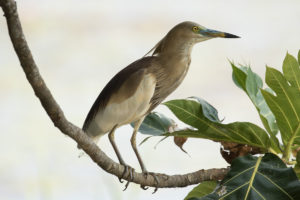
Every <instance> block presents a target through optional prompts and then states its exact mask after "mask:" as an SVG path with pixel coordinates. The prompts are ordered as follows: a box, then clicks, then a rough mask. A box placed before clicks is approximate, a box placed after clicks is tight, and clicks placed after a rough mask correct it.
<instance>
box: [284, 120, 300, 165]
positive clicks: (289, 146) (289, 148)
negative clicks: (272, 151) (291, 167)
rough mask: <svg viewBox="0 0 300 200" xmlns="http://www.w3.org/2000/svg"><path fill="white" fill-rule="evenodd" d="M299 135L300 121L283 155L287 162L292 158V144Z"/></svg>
mask: <svg viewBox="0 0 300 200" xmlns="http://www.w3.org/2000/svg"><path fill="white" fill-rule="evenodd" d="M297 135H300V122H299V124H298V127H297V129H296V131H295V132H294V134H293V136H292V137H291V138H290V140H289V142H288V143H287V145H286V147H285V149H284V152H283V157H282V159H283V160H284V161H285V162H286V163H287V162H289V160H290V156H291V150H292V145H293V143H294V140H295V138H296V136H297Z"/></svg>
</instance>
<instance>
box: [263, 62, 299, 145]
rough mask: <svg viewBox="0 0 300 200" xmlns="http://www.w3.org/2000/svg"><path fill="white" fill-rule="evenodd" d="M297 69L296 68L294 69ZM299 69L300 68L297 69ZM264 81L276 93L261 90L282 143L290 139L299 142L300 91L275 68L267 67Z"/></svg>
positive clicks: (286, 142)
mask: <svg viewBox="0 0 300 200" xmlns="http://www.w3.org/2000/svg"><path fill="white" fill-rule="evenodd" d="M295 70H297V69H295ZM298 70H300V69H298ZM266 83H267V84H268V86H269V87H270V88H271V89H272V90H273V91H274V92H275V93H276V96H275V95H273V94H271V93H269V92H267V91H265V90H261V91H262V94H263V96H264V98H265V100H266V102H267V104H268V105H269V107H270V109H271V111H272V112H273V113H274V115H275V118H276V122H277V125H278V127H279V130H280V133H281V137H282V140H283V143H284V145H287V144H288V143H289V142H290V141H291V140H292V143H291V144H290V145H292V144H293V143H294V141H295V142H296V141H297V142H298V143H299V142H300V131H299V130H298V127H299V126H300V125H299V124H300V100H299V99H300V92H299V91H298V89H297V88H296V87H293V86H292V85H290V84H289V83H288V82H287V80H286V79H285V77H284V76H283V75H282V74H281V73H280V72H279V71H278V70H276V69H274V68H270V67H267V71H266Z"/></svg>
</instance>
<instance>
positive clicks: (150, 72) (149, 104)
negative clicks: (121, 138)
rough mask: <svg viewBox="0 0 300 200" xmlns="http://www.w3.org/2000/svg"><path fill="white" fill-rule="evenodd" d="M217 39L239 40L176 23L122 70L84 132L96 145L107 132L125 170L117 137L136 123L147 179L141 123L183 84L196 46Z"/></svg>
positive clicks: (100, 98) (96, 105)
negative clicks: (139, 132)
mask: <svg viewBox="0 0 300 200" xmlns="http://www.w3.org/2000/svg"><path fill="white" fill-rule="evenodd" d="M217 37H221V38H239V36H236V35H233V34H230V33H226V32H221V31H216V30H212V29H208V28H206V27H204V26H201V25H199V24H197V23H194V22H190V21H186V22H182V23H179V24H177V25H176V26H175V27H173V28H172V29H171V30H170V31H169V32H168V33H167V34H166V35H165V37H163V38H162V39H161V40H160V41H159V42H158V43H157V44H156V45H155V46H154V47H153V48H152V49H151V50H150V51H149V52H148V53H147V54H146V55H145V56H143V57H142V58H140V59H138V60H136V61H135V62H133V63H131V64H130V65H128V66H127V67H125V68H124V69H122V70H121V71H120V72H118V73H117V74H116V75H115V76H114V77H113V78H112V79H111V80H110V81H109V82H108V83H107V85H106V86H105V87H104V89H103V90H102V91H101V93H100V94H99V96H98V97H97V99H96V101H95V102H94V104H93V105H92V107H91V109H90V111H89V112H88V115H87V117H86V119H85V121H84V124H83V128H82V129H83V131H84V132H85V133H86V134H87V135H88V136H89V137H90V138H92V139H93V140H94V142H95V143H97V142H98V140H99V138H100V137H101V136H103V135H104V134H106V133H108V138H109V141H110V143H111V145H112V147H113V149H114V151H115V153H116V156H117V158H118V160H119V163H120V164H121V165H123V166H124V167H125V168H124V169H125V171H126V170H127V169H128V168H129V165H127V164H126V163H125V162H124V160H123V158H122V156H121V153H120V151H119V149H118V147H117V145H116V143H115V139H114V138H115V136H114V135H115V131H116V129H117V128H119V127H120V126H123V125H126V124H129V123H133V124H134V129H133V133H132V136H131V139H130V141H131V146H132V148H133V151H134V152H135V155H136V157H137V159H138V162H139V164H140V167H141V170H142V173H143V174H145V175H146V176H147V174H148V171H147V169H146V167H145V165H144V162H143V160H142V158H141V156H140V154H139V151H138V149H137V146H136V134H137V132H138V130H139V127H140V125H141V123H142V122H143V120H144V118H145V117H146V116H147V114H149V113H150V112H151V111H152V110H153V109H154V108H155V107H157V106H158V105H159V104H160V103H161V102H162V101H163V100H164V99H165V98H166V97H167V96H168V95H170V94H171V93H172V92H173V91H174V90H175V89H176V88H177V87H178V86H179V85H180V84H181V82H182V81H183V79H184V77H185V76H186V74H187V72H188V69H189V66H190V63H191V52H192V49H193V46H194V45H195V44H196V43H199V42H202V41H205V40H209V39H212V38H217ZM151 53H152V55H150V54H151ZM125 171H124V173H125ZM124 173H123V175H124ZM121 178H122V177H121ZM119 179H120V178H119Z"/></svg>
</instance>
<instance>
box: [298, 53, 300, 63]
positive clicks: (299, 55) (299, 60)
mask: <svg viewBox="0 0 300 200" xmlns="http://www.w3.org/2000/svg"><path fill="white" fill-rule="evenodd" d="M298 63H299V65H300V50H299V51H298Z"/></svg>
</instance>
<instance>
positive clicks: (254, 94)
mask: <svg viewBox="0 0 300 200" xmlns="http://www.w3.org/2000/svg"><path fill="white" fill-rule="evenodd" d="M231 67H232V79H233V81H234V83H235V84H236V85H237V86H238V87H239V88H241V89H242V90H243V91H244V92H245V93H246V94H247V95H248V96H249V98H250V99H251V101H252V103H253V104H254V106H255V107H256V109H257V111H258V113H259V116H260V118H261V121H262V123H263V125H264V127H265V128H266V130H267V131H268V133H269V134H270V136H271V146H272V148H273V149H274V150H275V151H276V152H279V151H280V148H279V141H278V139H277V138H276V134H277V132H278V127H277V124H276V121H275V116H274V114H273V113H272V112H271V110H270V108H269V106H268V105H267V103H266V101H265V99H264V98H263V96H262V93H261V91H260V89H261V88H262V86H263V82H262V79H261V78H260V77H259V76H258V75H257V74H256V73H254V72H252V70H251V68H250V67H245V66H241V67H240V68H238V67H237V66H235V65H234V64H233V63H231Z"/></svg>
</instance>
